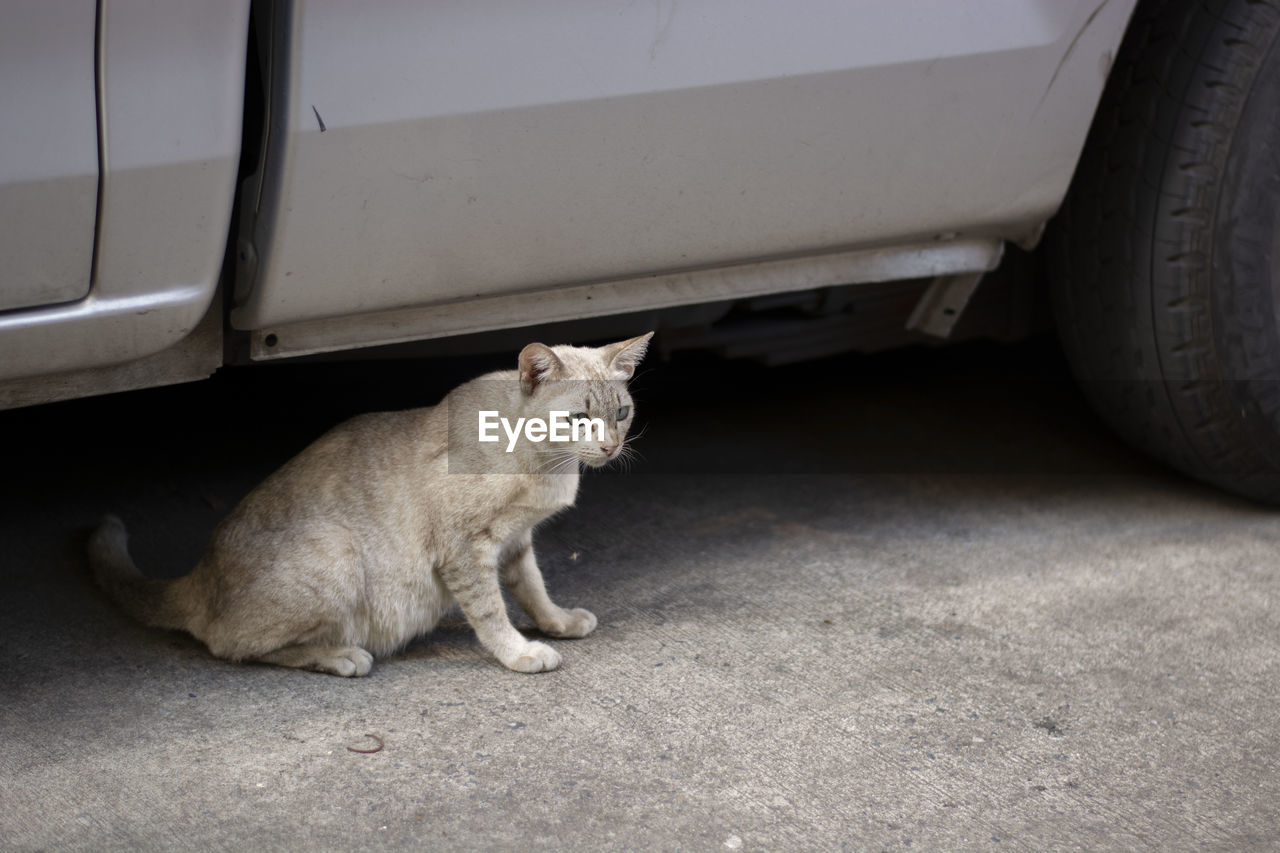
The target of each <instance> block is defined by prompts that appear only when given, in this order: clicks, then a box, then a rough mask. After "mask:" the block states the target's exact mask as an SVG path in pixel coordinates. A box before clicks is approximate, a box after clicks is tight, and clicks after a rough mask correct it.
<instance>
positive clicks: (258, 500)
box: [89, 332, 653, 676]
mask: <svg viewBox="0 0 1280 853" xmlns="http://www.w3.org/2000/svg"><path fill="white" fill-rule="evenodd" d="M652 335H653V333H652V332H650V333H649V334H647V335H642V336H640V337H638V338H632V339H630V340H627V341H621V342H619V343H615V344H611V345H609V346H606V347H601V348H599V349H591V348H582V347H570V346H555V347H548V346H545V345H543V344H537V343H535V344H530V345H529V346H527V347H525V348H524V349H523V350H522V351H521V352H520V356H519V361H518V364H519V369H518V370H512V371H500V372H497V373H491V374H488V375H486V376H482V377H480V378H479V379H476V380H472V381H471V382H468V383H466V384H464V385H462V386H460V387H458V388H456V389H455V390H454V391H452V392H451V393H450V394H449V395H448V396H447V397H445V399H444V400H443V401H441V403H440V404H439V405H437V406H433V407H430V408H424V409H414V410H410V411H403V412H382V413H377V414H368V415H361V416H359V417H355V418H352V419H351V420H349V421H347V422H346V423H343V424H341V425H339V426H337V427H335V428H334V429H332V430H331V431H329V432H328V433H326V434H325V435H324V436H322V437H321V438H319V439H318V440H317V441H316V442H315V443H313V444H312V445H311V446H310V447H308V448H307V449H306V450H304V451H302V453H300V454H299V455H298V456H296V457H295V458H294V459H292V460H291V461H289V462H288V463H287V464H285V466H284V467H282V468H281V469H280V470H279V471H277V472H275V473H274V474H272V475H271V476H270V477H268V478H267V479H266V480H265V481H264V482H263V483H262V484H261V485H260V486H258V487H257V488H256V489H255V490H254V491H252V492H251V493H250V494H249V495H248V496H247V497H246V498H245V499H244V500H243V501H242V502H241V503H240V505H239V506H237V507H236V508H235V510H234V511H232V513H231V514H230V515H229V516H228V517H227V519H226V520H225V521H223V522H222V524H221V525H219V526H218V528H217V529H216V530H215V531H214V533H213V537H212V539H211V541H210V544H209V548H208V551H207V552H206V553H205V555H204V557H203V558H202V559H201V560H200V562H199V564H198V565H197V566H196V568H195V570H194V571H192V572H191V573H190V574H189V575H187V576H185V577H182V578H179V579H177V580H172V581H169V580H157V579H149V578H145V577H143V576H142V574H141V573H139V571H138V569H137V567H135V566H134V564H133V560H132V559H131V558H130V556H129V552H128V548H127V537H126V534H125V529H124V525H123V523H121V521H120V520H119V519H118V518H116V517H114V516H108V517H107V518H105V519H104V520H103V522H102V524H101V525H100V526H99V527H98V529H97V530H96V531H95V532H94V534H93V535H92V537H91V538H90V541H89V555H90V562H91V564H92V565H93V569H94V574H95V577H96V578H97V580H98V583H99V584H100V585H101V586H102V587H103V588H104V589H105V590H106V591H107V592H108V593H109V594H110V595H111V597H112V598H114V599H115V600H116V602H117V603H119V605H120V606H121V607H122V608H124V610H126V611H127V612H128V613H130V614H131V615H132V616H134V617H135V618H137V619H139V620H140V621H142V622H144V623H146V624H148V625H153V626H156V627H161V628H175V629H182V630H186V631H189V632H190V633H191V634H193V635H194V636H195V637H197V638H198V639H200V640H201V641H203V642H204V643H205V645H207V646H208V647H209V650H210V651H211V652H213V654H215V655H217V656H218V657H222V658H227V659H229V660H235V661H261V662H264V663H273V664H280V665H282V666H293V667H302V668H305V669H315V670H319V671H321V672H328V673H332V674H334V675H343V676H357V675H366V674H368V672H369V669H370V667H371V666H372V664H373V657H374V656H375V655H378V656H382V655H388V654H391V653H392V652H395V651H396V650H398V649H400V648H402V647H403V646H404V645H405V644H406V643H408V642H409V641H410V640H412V639H413V638H414V637H416V636H418V635H420V634H423V633H425V632H426V631H429V630H431V628H432V627H434V626H435V624H436V622H437V621H438V620H439V618H440V616H441V615H442V614H443V613H444V612H445V610H447V609H448V608H449V607H450V606H451V605H452V604H453V603H454V602H457V603H458V604H459V605H461V607H462V612H463V613H464V614H465V615H466V617H467V620H468V621H469V622H470V623H471V625H472V627H473V628H474V629H475V632H476V635H477V636H478V637H479V639H480V642H481V643H483V644H484V646H485V648H487V649H489V651H491V652H492V653H493V654H494V656H496V657H497V658H498V660H499V661H501V662H502V663H503V665H505V666H507V667H509V668H511V669H514V670H517V671H520V672H541V671H544V670H551V669H555V668H556V667H558V666H559V665H560V655H559V653H558V652H556V651H555V649H553V648H551V647H550V646H548V645H547V644H545V643H540V642H536V641H530V640H527V639H525V637H524V636H523V635H522V634H520V632H519V631H517V630H516V629H515V628H514V627H513V626H512V624H511V620H510V619H509V617H508V616H507V610H506V606H505V604H504V602H503V598H502V593H501V590H500V587H499V579H501V581H502V582H503V583H505V584H506V586H507V588H508V590H510V592H511V594H512V596H513V597H514V598H515V600H516V601H517V602H519V604H520V606H521V607H523V608H524V610H525V611H526V612H527V613H528V614H529V615H530V616H531V617H532V618H533V620H534V622H535V623H537V625H538V628H539V629H541V631H542V632H543V633H544V634H548V635H550V636H552V637H584V636H586V635H587V634H589V633H591V631H592V630H594V629H595V627H596V617H595V616H594V615H592V614H591V613H590V612H588V611H586V610H581V609H575V610H565V609H563V608H561V607H559V606H557V605H556V604H554V603H553V602H552V601H551V599H550V598H549V597H548V596H547V592H546V589H545V587H544V586H543V582H542V574H541V572H539V571H538V566H537V563H536V562H535V561H534V556H533V541H532V533H533V527H534V526H536V525H537V524H538V523H539V522H541V521H544V520H545V519H547V518H548V517H550V516H551V515H552V514H554V513H555V512H557V511H559V510H561V509H564V508H565V507H567V506H570V505H572V504H573V501H574V498H575V496H576V494H577V491H578V474H579V462H581V463H585V464H586V465H589V466H592V467H599V466H602V465H606V464H608V463H609V462H610V461H611V460H613V459H616V458H618V457H619V455H621V454H622V452H623V451H624V444H623V443H624V442H625V440H626V436H627V430H628V428H629V427H630V425H631V422H632V418H633V417H634V407H633V405H632V401H631V397H630V396H629V394H628V393H627V388H626V381H627V380H628V379H630V378H631V376H632V375H633V373H634V372H635V368H636V365H637V364H638V363H639V362H640V360H641V359H642V358H643V357H644V353H645V349H646V348H647V346H648V342H649V339H650V338H651V337H652ZM556 412H560V413H563V412H569V413H571V414H572V415H573V416H574V417H584V416H587V417H590V418H595V419H598V420H599V421H600V422H601V423H600V424H598V425H597V427H598V428H597V429H596V430H594V431H592V432H588V431H587V430H583V431H582V432H581V433H580V434H579V435H578V436H577V440H576V441H573V440H568V441H560V442H559V443H556V442H552V441H550V440H544V441H537V440H535V439H536V438H537V432H536V431H534V430H524V431H520V430H519V429H518V428H517V429H515V430H513V429H512V425H515V424H518V423H520V421H519V420H518V419H519V418H525V419H526V423H527V422H528V419H531V418H538V419H543V420H547V419H549V418H553V417H554V415H553V413H556ZM495 413H500V414H501V416H502V417H505V418H507V425H506V426H504V427H502V428H499V429H497V430H496V432H497V435H498V438H497V440H494V438H493V437H492V435H490V436H489V437H488V438H487V439H486V440H483V441H481V440H480V438H479V436H480V434H481V430H480V429H479V427H480V426H481V425H482V422H483V421H484V419H485V418H486V417H488V419H489V421H490V425H491V426H492V422H493V417H494V414H495ZM562 438H563V436H562Z"/></svg>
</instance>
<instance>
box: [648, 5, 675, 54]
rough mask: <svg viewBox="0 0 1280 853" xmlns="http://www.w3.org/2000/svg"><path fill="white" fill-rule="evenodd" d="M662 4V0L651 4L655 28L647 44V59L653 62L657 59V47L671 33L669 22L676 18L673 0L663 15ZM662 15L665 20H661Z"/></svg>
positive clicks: (660, 45)
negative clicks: (650, 40) (654, 17)
mask: <svg viewBox="0 0 1280 853" xmlns="http://www.w3.org/2000/svg"><path fill="white" fill-rule="evenodd" d="M664 5H665V4H664V3H663V0H657V2H656V3H654V5H653V11H654V13H655V16H656V20H655V22H654V23H655V24H656V25H657V29H656V31H655V32H654V35H653V41H652V42H650V44H649V61H650V62H654V61H656V60H657V58H658V48H660V47H662V45H663V42H665V41H666V40H667V36H669V35H670V34H671V24H672V23H673V22H674V21H675V19H676V3H675V0H672V2H671V5H670V7H669V8H668V10H667V11H666V13H665V15H664V12H663V6H664ZM664 17H665V18H666V20H663V18H664Z"/></svg>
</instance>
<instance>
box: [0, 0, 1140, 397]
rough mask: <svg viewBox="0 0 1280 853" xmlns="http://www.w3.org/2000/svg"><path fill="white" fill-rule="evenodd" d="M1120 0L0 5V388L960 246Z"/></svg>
mask: <svg viewBox="0 0 1280 853" xmlns="http://www.w3.org/2000/svg"><path fill="white" fill-rule="evenodd" d="M1134 2H1135V0H1110V2H1100V0H965V2H963V3H959V2H954V0H892V2H883V1H882V2H874V3H873V2H849V0H804V2H800V3H785V4H784V3H777V2H771V0H737V2H732V3H730V2H722V0H695V1H694V2H684V3H675V2H670V0H658V2H651V3H635V2H614V3H578V2H570V1H569V0H518V2H517V0H509V2H505V3H464V2H432V3H422V2H401V1H399V0H398V1H397V2H379V3H376V4H357V3H351V2H342V0H297V2H292V3H289V2H280V3H274V4H265V3H264V4H263V5H262V6H260V7H256V8H255V17H256V19H257V21H256V23H257V25H258V27H259V36H260V38H259V49H258V51H257V52H258V53H259V54H260V55H261V56H262V57H264V64H263V67H264V75H263V80H264V88H265V98H264V100H265V104H264V107H265V115H266V120H265V122H264V123H263V131H262V132H261V133H260V134H259V136H260V138H253V139H250V138H249V136H248V134H247V133H246V129H245V128H242V120H241V118H242V114H243V113H244V110H245V98H246V75H245V68H246V61H245V60H246V50H247V47H248V45H249V43H250V42H249V27H250V6H249V4H248V3H247V2H220V3H216V4H215V3H209V2H207V0H166V2H164V3H147V2H143V0H110V2H108V0H100V2H99V3H97V4H96V5H95V4H94V3H91V2H86V0H81V2H79V3H70V2H68V3H59V4H48V3H44V2H40V1H39V0H4V2H3V4H0V8H3V11H4V16H5V20H6V28H5V29H4V31H3V33H2V34H0V69H2V71H3V73H2V74H0V216H3V219H4V229H3V231H4V234H3V236H0V251H3V254H4V267H3V270H4V273H3V276H2V277H0V404H7V405H16V404H21V403H26V402H39V401H43V400H49V399H56V398H59V397H64V396H74V395H77V394H83V393H94V392H96V391H101V390H112V389H116V388H125V387H138V386H141V385H147V384H159V383H163V382H171V381H179V380H182V379H187V378H195V377H197V376H203V375H207V374H208V373H209V372H211V371H212V370H213V369H216V367H217V366H218V365H219V364H221V363H222V360H223V351H224V346H223V335H224V334H228V335H233V336H238V337H242V338H243V339H244V341H245V342H247V347H246V348H245V350H246V352H247V357H248V358H250V359H253V360H264V359H272V358H280V357H285V356H292V355H303V354H309V353H316V352H324V351H333V350H342V349H350V348H354V347H362V346H369V345H375V344H385V343H395V342H401V341H410V340H419V339H424V338H431V337H446V336H453V335H459V334H464V333H469V332H475V331H481V330H486V329H498V328H510V327H515V326H530V325H536V324H540V323H546V322H550V321H555V320H564V319H572V318H583V317H592V316H604V315H614V314H620V313H623V312H628V311H637V310H643V309H651V308H665V307H669V306H674V305H687V304H695V303H700V302H710V301H716V300H726V299H733V298H738V297H745V296H756V295H761V294H767V293H775V292H781V291H792V290H808V289H813V288H820V287H827V286H833V285H843V284H852V283H858V282H868V281H889V280H895V279H907V278H921V277H945V276H959V275H964V274H971V273H981V272H984V271H987V270H990V269H992V268H993V267H994V266H995V265H996V264H997V263H998V262H999V259H1000V256H1001V250H1002V247H1003V245H1004V242H1005V241H1016V242H1019V243H1022V244H1031V243H1034V241H1035V240H1036V239H1037V237H1038V234H1039V233H1040V230H1041V229H1042V227H1043V226H1044V224H1045V222H1046V221H1047V220H1048V219H1049V218H1050V217H1051V216H1052V215H1053V213H1054V212H1055V210H1056V209H1057V207H1058V206H1059V204H1060V203H1061V202H1062V199H1063V197H1064V195H1065V193H1066V190H1067V187H1068V184H1069V182H1070V180H1071V177H1072V173H1073V170H1074V168H1075V164H1076V161H1077V159H1078V157H1079V154H1080V150H1081V148H1082V146H1083V143H1084V139H1085V135H1086V133H1087V132H1088V129H1089V126H1090V122H1091V120H1092V117H1093V112H1094V109H1095V107H1096V105H1097V102H1098V98H1099V95H1100V93H1101V91H1102V87H1103V84H1104V83H1105V81H1106V78H1107V74H1108V71H1109V68H1110V64H1111V57H1112V56H1113V55H1114V52H1115V50H1116V48H1117V46H1118V44H1119V42H1120V39H1121V37H1122V36H1123V34H1124V30H1125V26H1126V23H1127V21H1128V19H1129V16H1130V14H1131V12H1132V10H1133V6H1134ZM255 133H256V131H255ZM242 149H247V150H250V151H257V152H259V153H258V157H257V163H256V166H255V165H254V164H250V168H249V169H248V170H246V171H249V172H251V174H249V175H248V177H247V178H245V179H244V180H243V181H239V182H238V180H237V178H238V175H239V171H238V170H239V168H240V161H241V156H242ZM238 183H239V186H237V184H238ZM237 199H238V203H239V204H240V208H239V217H238V222H239V228H238V233H235V234H232V233H231V227H232V222H233V216H232V213H233V208H234V206H235V205H236V203H237ZM229 247H233V248H234V251H235V254H236V255H237V257H238V262H237V263H236V264H234V273H233V274H230V275H223V274H222V273H223V270H224V269H229V268H230V267H231V266H232V265H228V264H224V259H225V258H226V256H227V255H228V248H229ZM224 304H225V306H226V307H227V308H229V310H228V311H226V317H227V321H226V323H225V324H224V316H223V313H224V307H223V306H224ZM193 333H194V334H193Z"/></svg>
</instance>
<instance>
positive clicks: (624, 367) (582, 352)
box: [519, 332, 653, 468]
mask: <svg viewBox="0 0 1280 853" xmlns="http://www.w3.org/2000/svg"><path fill="white" fill-rule="evenodd" d="M652 337H653V332H649V333H648V334H644V335H640V336H639V337H636V338H630V339H629V340H625V341H619V342H617V343H614V344H609V345H607V346H603V347H573V346H547V345H546V344H537V343H535V344H529V345H528V346H527V347H525V348H524V349H523V350H521V351H520V358H519V365H520V390H521V391H522V392H523V394H524V396H525V400H526V403H528V404H529V406H530V407H531V408H533V409H536V410H537V411H538V412H540V413H541V412H546V413H548V415H549V414H550V413H552V412H567V413H568V414H569V419H570V420H571V421H590V423H584V424H583V428H582V429H580V430H578V431H577V433H576V438H575V439H574V440H570V441H567V442H560V443H555V444H552V443H548V444H547V445H545V446H544V448H542V449H541V452H542V453H543V454H544V455H546V456H547V459H548V463H549V465H551V466H552V467H554V466H556V465H557V464H561V463H563V464H568V463H569V462H571V461H573V460H579V461H582V462H584V463H586V464H587V465H589V466H591V467H593V468H599V467H601V466H603V465H607V464H608V463H610V462H612V461H613V460H614V459H617V458H619V457H620V456H622V455H623V453H624V452H625V449H626V440H627V431H628V430H629V429H630V428H631V424H632V423H633V420H634V418H635V404H634V403H633V402H632V400H631V394H630V393H629V392H628V390H627V381H628V380H629V379H631V377H632V376H633V375H635V370H636V366H637V365H639V364H640V361H641V359H643V358H644V354H645V350H647V349H648V347H649V339H650V338H652ZM543 416H544V417H546V416H547V415H543ZM571 434H572V433H571Z"/></svg>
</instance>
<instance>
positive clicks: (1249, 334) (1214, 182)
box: [1046, 0, 1280, 503]
mask: <svg viewBox="0 0 1280 853" xmlns="http://www.w3.org/2000/svg"><path fill="white" fill-rule="evenodd" d="M1278 34H1280V9H1277V8H1276V7H1274V6H1269V5H1264V4H1263V3H1260V2H1252V1H1251V0H1221V2H1209V0H1153V2H1145V0H1144V2H1141V3H1139V7H1138V9H1137V11H1136V13H1135V16H1134V19H1133V21H1132V22H1131V24H1130V27H1129V31H1128V33H1127V34H1126V37H1125V41H1124V44H1123V45H1122V47H1121V49H1120V52H1119V55H1118V56H1117V58H1116V64H1115V66H1114V68H1113V70H1112V72H1111V75H1110V78H1109V80H1108V83H1107V88H1106V91H1105V92H1104V94H1103V98H1102V103H1101V104H1100V106H1099V110H1098V114H1097V116H1096V117H1095V119H1094V124H1093V128H1092V130H1091V132H1090V135H1089V139H1088V142H1087V143H1086V145H1085V151H1084V154H1083V156H1082V159H1081V161H1080V164H1079V167H1078V169H1077V172H1076V176H1075V181H1074V183H1073V184H1072V187H1071V190H1070V192H1069V193H1068V196H1067V201H1066V203H1065V204H1064V206H1063V209H1062V211H1061V212H1060V213H1059V215H1058V216H1057V217H1056V218H1055V220H1054V221H1053V223H1052V226H1051V228H1050V231H1049V234H1048V235H1047V238H1046V242H1047V245H1046V252H1047V257H1048V261H1049V264H1048V265H1049V270H1050V276H1051V280H1052V284H1053V296H1054V311H1055V314H1056V317H1057V322H1058V328H1059V332H1060V334H1061V337H1062V341H1063V346H1064V348H1065V349H1066V352H1067V356H1068V358H1069V359H1070V361H1071V363H1072V367H1073V369H1074V371H1075V373H1076V375H1077V377H1078V378H1079V379H1080V380H1081V383H1082V386H1083V387H1084V389H1085V391H1086V393H1087V395H1088V396H1089V398H1090V400H1091V401H1092V403H1093V404H1094V407H1095V408H1096V409H1097V410H1098V412H1099V413H1100V414H1101V415H1102V417H1103V418H1104V419H1105V420H1107V421H1108V422H1110V424H1111V425H1112V426H1113V427H1114V428H1115V429H1116V430H1117V431H1119V432H1120V434H1121V435H1122V436H1124V438H1125V439H1126V440H1128V441H1129V442H1130V443H1131V444H1133V445H1135V446H1136V447H1138V448H1140V449H1142V450H1144V451H1146V452H1148V453H1151V454H1153V455H1155V456H1156V457H1158V458H1160V459H1163V460H1165V461H1166V462H1169V463H1170V464H1172V465H1174V466H1175V467H1177V468H1179V469H1181V470H1182V471H1184V472H1186V473H1188V474H1190V475H1192V476H1194V477H1197V478H1199V479H1202V480H1205V481H1208V482H1211V483H1214V484H1216V485H1218V486H1221V487H1224V488H1226V489H1229V490H1231V491H1234V492H1237V493H1240V494H1243V495H1247V496H1249V497H1253V498H1257V499H1260V500H1264V501H1268V502H1272V503H1280V382H1278V381H1277V380H1278V379H1280V321H1278V320H1277V315H1276V308H1277V307H1278V306H1280V291H1278V288H1280V270H1278V269H1277V267H1276V261H1277V259H1280V245H1278V244H1280V40H1278V39H1277V35H1278Z"/></svg>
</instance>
